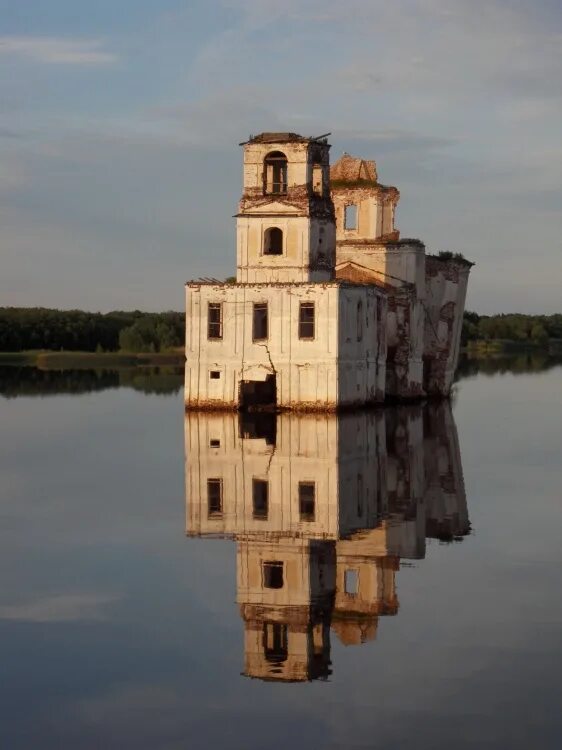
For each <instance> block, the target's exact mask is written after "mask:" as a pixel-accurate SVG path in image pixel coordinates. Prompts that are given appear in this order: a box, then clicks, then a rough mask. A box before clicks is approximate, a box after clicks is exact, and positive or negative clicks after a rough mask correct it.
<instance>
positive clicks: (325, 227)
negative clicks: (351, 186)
mask: <svg viewBox="0 0 562 750" xmlns="http://www.w3.org/2000/svg"><path fill="white" fill-rule="evenodd" d="M266 208H267V213H268V215H265V216H264V215H261V213H262V212H260V211H256V212H255V215H250V213H249V212H247V213H245V214H244V215H243V216H239V217H238V218H237V222H236V235H237V270H236V279H237V281H238V283H240V284H242V283H250V284H254V283H258V284H268V283H272V282H280V283H288V282H296V283H299V282H308V281H318V282H324V281H330V280H331V279H332V277H333V270H332V268H333V263H334V258H335V227H334V224H333V222H330V221H326V220H319V219H310V218H308V217H307V216H295V215H291V213H294V211H293V210H290V211H289V210H287V208H286V207H285V206H279V205H277V204H272V205H270V204H268V205H267V206H266ZM253 214H254V212H253ZM269 214H276V215H275V216H270V215H269ZM271 227H278V228H279V229H281V230H282V232H283V254H282V255H264V252H263V251H264V235H265V232H266V230H267V229H269V228H271ZM320 239H322V243H319V240H320ZM320 248H322V252H323V253H324V254H325V257H326V266H325V267H324V268H311V265H313V266H314V265H315V264H316V262H317V260H318V253H319V251H320Z"/></svg>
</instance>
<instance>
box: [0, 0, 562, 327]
mask: <svg viewBox="0 0 562 750" xmlns="http://www.w3.org/2000/svg"><path fill="white" fill-rule="evenodd" d="M561 122H562V5H560V3H559V0H534V2H531V0H392V2H389V0H385V1H384V2H382V1H380V0H346V2H341V0H284V1H283V2H279V1H278V0H276V1H274V0H206V1H203V0H189V2H185V1H184V2H180V1H179V0H96V2H95V3H93V2H89V3H86V2H84V0H18V2H17V3H16V2H13V0H0V306H3V305H18V306H31V305H41V306H45V307H60V308H80V309H88V310H101V311H108V310H112V309H135V308H137V309H142V310H166V309H176V310H181V309H183V306H184V297H183V284H184V282H185V281H186V280H187V279H190V278H196V277H199V276H202V275H203V276H216V277H219V278H222V277H226V276H229V275H231V274H233V273H234V272H235V262H236V261H235V258H236V247H235V224H234V219H233V218H232V217H233V214H234V213H235V212H236V210H237V202H238V200H239V197H240V192H241V178H242V169H241V157H242V154H241V149H240V148H239V146H238V144H239V142H240V141H243V140H245V139H246V138H247V137H248V136H249V135H250V134H255V133H258V132H261V131H266V130H289V131H295V132H298V133H301V134H303V135H319V134H323V133H326V132H329V131H330V132H331V133H332V135H331V136H330V139H329V140H330V142H331V143H332V151H331V155H332V156H331V158H332V160H333V161H335V160H336V159H337V158H338V157H339V156H340V155H341V154H342V152H343V151H347V152H348V153H351V154H353V155H355V156H361V157H363V158H367V159H375V160H376V162H377V168H378V173H379V179H380V180H381V181H382V182H383V183H385V184H392V185H396V186H397V187H398V188H399V190H400V192H401V200H400V204H399V206H398V210H397V215H396V220H397V226H398V228H399V229H400V231H401V234H402V236H403V237H418V238H420V239H422V240H423V241H424V242H425V244H426V247H427V251H428V252H438V251H440V250H452V251H454V252H462V253H463V254H464V255H465V257H467V258H469V259H470V260H472V261H474V262H475V264H476V265H475V266H474V268H473V269H472V273H471V277H470V282H469V292H468V299H467V307H468V308H469V309H473V310H476V311H477V312H480V313H481V314H491V313H496V312H524V313H553V312H560V311H561V309H562V294H561V291H560V289H561V281H562V253H561V249H562V247H561V245H562V211H561V205H562V138H561V125H560V123H561Z"/></svg>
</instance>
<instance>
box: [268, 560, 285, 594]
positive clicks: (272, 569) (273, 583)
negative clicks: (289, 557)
mask: <svg viewBox="0 0 562 750" xmlns="http://www.w3.org/2000/svg"><path fill="white" fill-rule="evenodd" d="M263 585H264V586H265V588H266V589H282V588H283V563H282V562H277V561H275V562H264V564H263Z"/></svg>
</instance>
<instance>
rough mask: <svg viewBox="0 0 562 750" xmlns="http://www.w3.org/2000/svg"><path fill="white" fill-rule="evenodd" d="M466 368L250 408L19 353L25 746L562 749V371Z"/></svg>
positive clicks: (17, 743) (4, 514) (172, 380)
mask: <svg viewBox="0 0 562 750" xmlns="http://www.w3.org/2000/svg"><path fill="white" fill-rule="evenodd" d="M460 374H461V377H460V380H459V382H458V383H457V385H456V386H455V394H454V398H453V401H452V409H451V408H450V406H449V405H448V404H433V405H427V406H424V407H421V406H409V407H392V408H391V407H389V408H385V409H380V410H377V411H372V412H368V413H360V414H353V415H346V416H341V417H335V416H316V417H315V416H308V417H294V416H293V417H291V416H289V415H282V416H278V417H276V418H273V419H265V418H263V419H253V420H239V419H238V417H236V416H234V415H230V414H225V415H204V414H190V415H187V416H186V415H184V412H183V405H182V392H181V378H182V375H181V372H179V371H177V370H168V369H162V370H158V369H153V370H148V369H147V370H142V371H141V370H123V371H103V372H101V371H91V370H83V371H67V372H58V373H57V372H45V371H39V370H34V369H32V368H8V367H4V368H0V445H1V449H0V746H1V747H2V748H4V747H5V748H9V749H10V750H16V749H17V750H19V749H20V748H25V749H26V750H27V749H28V748H41V749H42V750H46V749H51V748H56V749H57V750H59V749H60V748H73V750H76V749H77V748H80V749H82V748H85V749H86V748H87V749H88V750H89V749H92V750H93V749H94V748H95V749H96V750H97V749H98V748H104V749H106V748H116V749H117V748H118V749H119V750H126V749H128V748H131V749H132V748H135V750H140V749H141V748H151V749H153V750H154V749H155V748H156V749H158V750H160V749H165V750H168V749H169V750H172V749H173V750H175V749H176V748H190V750H193V749H194V748H197V749H198V748H201V749H203V748H241V749H242V748H244V749H245V750H249V749H253V748H256V749H257V748H260V749H261V748H263V747H267V748H273V749H277V748H286V747H288V746H290V747H291V748H293V749H294V750H299V749H300V748H320V747H322V748H334V749H335V748H385V750H388V749H391V750H392V749H394V748H410V747H416V748H428V749H429V748H432V749H433V748H451V747H454V748H482V747H486V748H488V747H489V748H502V749H503V748H508V747H509V748H510V749H513V748H525V749H528V748H530V747H532V748H541V749H542V748H558V747H559V746H560V736H561V733H562V718H561V714H560V705H561V701H560V698H561V678H560V664H561V663H562V635H561V624H562V597H561V595H560V594H561V585H560V580H561V569H562V533H561V532H562V490H561V486H562V468H561V449H562V367H561V366H560V364H557V363H556V362H554V361H552V360H549V359H548V358H546V357H541V356H538V357H537V356H535V357H529V356H527V355H523V356H521V357H519V358H515V359H513V358H511V359H510V358H502V359H499V360H496V361H490V360H487V361H483V362H474V361H470V362H466V363H464V364H463V366H462V368H461V373H460Z"/></svg>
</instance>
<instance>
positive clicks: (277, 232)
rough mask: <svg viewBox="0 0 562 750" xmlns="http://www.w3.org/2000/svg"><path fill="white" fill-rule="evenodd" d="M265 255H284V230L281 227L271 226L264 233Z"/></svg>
mask: <svg viewBox="0 0 562 750" xmlns="http://www.w3.org/2000/svg"><path fill="white" fill-rule="evenodd" d="M263 254H264V255H283V231H282V230H281V229H279V227H270V228H269V229H266V230H265V233H264V235H263Z"/></svg>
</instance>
